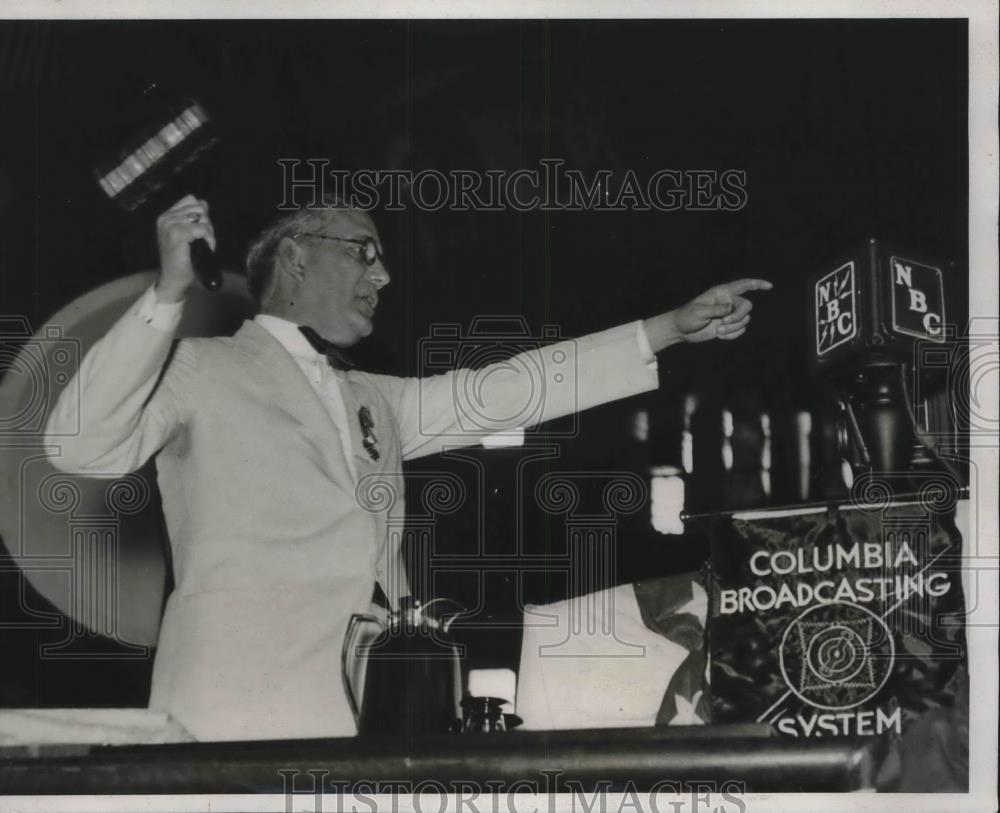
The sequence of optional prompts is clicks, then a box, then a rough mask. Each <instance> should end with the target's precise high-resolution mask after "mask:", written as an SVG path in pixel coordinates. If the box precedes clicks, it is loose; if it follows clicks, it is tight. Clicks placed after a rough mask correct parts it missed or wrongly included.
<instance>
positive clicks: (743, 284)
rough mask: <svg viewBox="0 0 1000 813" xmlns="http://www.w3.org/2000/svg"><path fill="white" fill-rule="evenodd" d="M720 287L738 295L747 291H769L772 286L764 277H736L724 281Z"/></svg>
mask: <svg viewBox="0 0 1000 813" xmlns="http://www.w3.org/2000/svg"><path fill="white" fill-rule="evenodd" d="M722 287H723V288H725V289H726V290H727V291H728V292H729V293H731V294H735V295H736V296H739V295H740V294H745V293H746V292H747V291H770V290H771V289H772V288H773V287H774V286H773V285H772V284H771V283H770V282H768V281H767V280H766V279H736V280H733V281H732V282H727V283H724V284H723V286H722Z"/></svg>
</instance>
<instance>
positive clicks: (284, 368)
mask: <svg viewBox="0 0 1000 813" xmlns="http://www.w3.org/2000/svg"><path fill="white" fill-rule="evenodd" d="M233 342H234V343H235V347H236V349H237V350H239V351H240V352H241V353H243V354H244V355H245V356H246V357H247V358H248V359H249V360H250V362H251V366H250V370H251V371H252V372H251V375H252V376H253V377H254V382H255V384H257V386H258V387H259V389H260V390H261V391H263V392H266V393H267V394H268V396H269V397H270V399H271V400H272V402H273V403H275V404H277V405H278V406H280V407H281V408H282V409H284V410H285V411H286V412H287V413H289V415H290V416H291V417H292V418H294V419H295V420H296V421H298V422H299V423H300V424H301V425H302V427H303V429H304V430H305V432H306V434H307V435H308V437H309V438H310V440H311V441H312V442H313V443H314V444H315V445H316V446H317V448H318V449H319V450H320V452H321V454H322V459H323V461H324V463H325V466H326V469H327V472H328V474H329V475H330V479H331V480H333V481H334V482H335V483H337V484H338V485H339V486H340V487H341V488H343V489H344V490H345V491H347V492H348V493H350V494H353V493H354V488H355V483H354V481H353V478H352V477H351V474H350V470H349V468H348V466H347V465H346V455H345V452H344V447H343V445H342V444H341V442H340V433H339V432H338V431H337V427H336V426H335V425H334V423H333V421H332V420H331V418H330V413H329V412H328V411H327V408H326V406H325V405H324V404H323V402H322V401H321V400H320V397H319V396H318V395H317V394H316V391H315V390H314V389H313V388H312V385H310V383H309V382H308V381H307V380H306V377H305V376H304V375H303V374H302V370H300V369H299V366H298V364H297V363H296V362H295V359H293V358H292V357H291V356H290V355H289V354H288V352H287V351H286V350H285V348H283V347H282V346H281V344H280V343H279V342H278V340H277V339H275V338H274V337H273V336H272V335H271V334H270V333H268V332H267V330H265V329H264V328H262V327H261V326H260V325H258V324H257V323H256V322H253V321H250V320H248V321H246V322H244V323H243V326H242V327H241V328H240V329H239V331H238V332H237V333H236V335H235V336H234V337H233ZM343 389H345V390H346V389H348V388H347V387H344V388H343ZM346 406H347V409H348V418H350V415H351V412H350V405H349V404H346Z"/></svg>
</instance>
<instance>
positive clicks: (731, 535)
mask: <svg viewBox="0 0 1000 813" xmlns="http://www.w3.org/2000/svg"><path fill="white" fill-rule="evenodd" d="M954 511H955V507H954V504H952V505H947V506H940V505H937V506H932V505H924V504H909V505H905V504H898V505H892V504H888V505H882V506H859V507H842V508H839V509H837V508H833V509H829V510H827V509H820V510H816V509H799V510H790V511H784V512H772V513H766V512H757V513H756V514H747V515H743V516H742V517H740V516H739V515H737V516H735V517H733V518H732V519H727V520H725V521H723V522H721V523H720V524H719V526H718V527H717V528H716V532H715V533H714V534H713V541H712V575H713V585H712V588H713V589H712V602H711V628H710V653H711V684H712V721H713V722H715V723H736V722H764V723H769V724H770V725H771V726H772V727H773V728H774V729H775V731H777V733H778V734H779V735H780V736H786V737H840V736H861V737H865V736H877V735H887V736H889V737H891V738H898V737H900V736H901V735H903V734H904V733H905V732H906V731H907V730H908V729H909V728H910V727H911V726H913V725H914V724H915V723H916V721H917V720H919V719H920V718H921V717H923V716H924V715H926V714H927V713H928V712H930V711H931V710H933V709H938V708H941V707H949V708H950V707H953V706H955V705H956V704H958V705H962V704H967V694H966V693H965V691H964V690H963V688H962V682H963V681H964V680H965V679H966V678H967V672H966V669H965V664H966V648H965V630H964V612H965V608H964V599H963V595H962V585H961V579H960V575H961V574H960V570H959V568H960V566H961V562H960V556H961V546H962V541H961V537H960V535H959V532H958V530H957V529H956V526H955V523H954ZM956 712H957V717H956V718H957V719H965V718H967V708H962V709H956Z"/></svg>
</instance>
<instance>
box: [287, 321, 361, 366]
mask: <svg viewBox="0 0 1000 813" xmlns="http://www.w3.org/2000/svg"><path fill="white" fill-rule="evenodd" d="M299 331H300V332H301V333H302V335H303V336H305V337H306V341H308V342H309V344H310V345H312V349H313V350H315V351H316V352H317V353H319V354H320V355H321V356H325V357H326V361H327V364H329V365H330V366H331V367H332V368H333V369H334V370H350V369H351V368H352V367H353V366H354V362H352V361H351V359H350V358H349V357H348V356H347V354H346V353H345V352H344V351H343V350H341V349H340V348H339V347H337V345H335V344H334V343H333V342H328V341H327V340H326V339H324V338H323V337H322V336H320V335H319V334H318V333H317V332H316V331H315V330H313V329H312V328H311V327H307V326H306V325H300V326H299Z"/></svg>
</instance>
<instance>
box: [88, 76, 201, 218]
mask: <svg viewBox="0 0 1000 813" xmlns="http://www.w3.org/2000/svg"><path fill="white" fill-rule="evenodd" d="M113 131H114V139H113V140H114V142H115V143H114V144H113V145H112V147H111V149H109V150H108V153H107V155H106V156H105V157H104V158H103V159H102V160H101V161H100V162H99V163H98V165H97V166H96V167H95V169H94V175H95V176H96V178H97V183H98V185H99V186H100V187H101V189H102V190H103V191H104V193H105V194H106V195H107V196H108V198H109V199H111V200H112V201H114V202H115V203H117V204H118V205H119V206H121V207H122V208H123V209H125V210H126V211H129V212H133V211H135V210H136V209H138V208H139V207H141V206H142V205H143V204H145V203H146V202H147V201H152V200H160V198H161V193H162V197H163V198H164V200H165V199H166V198H167V197H170V194H171V193H170V191H169V190H172V189H180V188H182V187H183V186H185V185H186V184H185V183H184V179H185V177H189V176H191V175H192V174H193V172H194V171H195V170H196V169H197V168H199V167H200V166H201V165H203V164H204V163H205V158H206V157H207V156H208V155H209V154H210V152H211V148H212V147H213V146H214V145H215V144H216V143H217V142H218V133H217V131H216V128H215V127H214V124H213V122H212V120H211V118H210V117H209V115H208V113H207V111H206V110H205V107H204V106H203V105H202V104H201V103H200V102H199V101H197V100H196V99H191V98H188V97H183V96H176V97H172V96H170V95H168V94H167V93H165V92H164V91H162V89H161V88H160V87H159V86H157V85H152V86H150V87H149V88H147V89H146V91H145V92H144V93H143V94H142V96H141V98H140V99H139V100H138V101H137V102H136V103H135V104H134V105H130V106H127V107H126V108H125V109H124V111H123V112H122V114H121V118H120V120H119V121H118V122H117V123H116V125H115V127H114V128H113ZM174 195H175V196H176V193H174Z"/></svg>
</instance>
